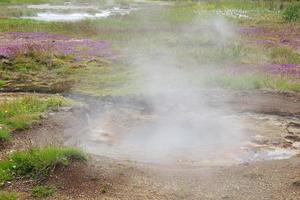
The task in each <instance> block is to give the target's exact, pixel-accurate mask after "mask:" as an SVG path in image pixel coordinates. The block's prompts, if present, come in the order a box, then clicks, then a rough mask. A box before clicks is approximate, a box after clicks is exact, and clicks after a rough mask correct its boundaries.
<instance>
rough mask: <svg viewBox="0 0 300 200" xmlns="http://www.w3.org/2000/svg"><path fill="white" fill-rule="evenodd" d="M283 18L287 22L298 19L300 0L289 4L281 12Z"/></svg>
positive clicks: (299, 17) (299, 16)
mask: <svg viewBox="0 0 300 200" xmlns="http://www.w3.org/2000/svg"><path fill="white" fill-rule="evenodd" d="M282 15H283V19H284V20H285V21H288V22H293V21H297V20H299V19H300V2H295V3H292V4H290V5H289V6H288V7H287V8H286V9H285V11H284V12H283V14H282Z"/></svg>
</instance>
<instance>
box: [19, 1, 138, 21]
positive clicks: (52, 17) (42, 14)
mask: <svg viewBox="0 0 300 200" xmlns="http://www.w3.org/2000/svg"><path fill="white" fill-rule="evenodd" d="M26 8H27V9H29V10H32V11H35V14H34V15H32V16H31V15H30V16H22V17H21V18H23V19H33V20H40V21H80V20H85V19H99V18H107V17H111V16H118V15H119V16H123V15H128V14H130V13H131V12H132V11H134V10H137V9H138V8H137V7H135V6H132V5H131V6H125V5H117V6H107V7H98V6H91V5H72V4H64V5H51V4H41V5H27V6H26Z"/></svg>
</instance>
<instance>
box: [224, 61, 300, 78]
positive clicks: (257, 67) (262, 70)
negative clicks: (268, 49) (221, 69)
mask: <svg viewBox="0 0 300 200" xmlns="http://www.w3.org/2000/svg"><path fill="white" fill-rule="evenodd" d="M227 70H228V72H229V73H230V74H232V75H239V74H245V73H247V74H249V73H251V74H273V75H284V76H290V77H296V78H300V65H297V64H240V65H237V66H232V67H230V68H228V69H227Z"/></svg>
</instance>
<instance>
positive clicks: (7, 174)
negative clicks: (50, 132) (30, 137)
mask: <svg viewBox="0 0 300 200" xmlns="http://www.w3.org/2000/svg"><path fill="white" fill-rule="evenodd" d="M86 159H87V158H86V156H85V154H84V153H83V152H81V151H80V150H77V149H73V148H60V147H47V148H42V149H30V150H28V151H23V152H16V153H13V154H12V155H10V157H9V158H8V159H7V160H5V161H1V162H0V185H3V184H4V183H5V182H6V181H8V180H11V179H13V178H14V177H18V176H24V177H29V178H33V179H37V180H41V179H44V178H47V177H48V175H49V174H50V172H52V171H53V170H54V169H55V168H56V167H58V166H68V165H69V164H70V163H71V162H72V161H74V160H77V161H85V160H86Z"/></svg>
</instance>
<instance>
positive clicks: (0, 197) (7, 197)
mask: <svg viewBox="0 0 300 200" xmlns="http://www.w3.org/2000/svg"><path fill="white" fill-rule="evenodd" d="M17 199H18V195H17V193H15V192H2V191H0V200H17Z"/></svg>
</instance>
